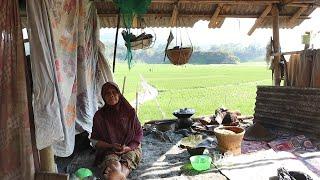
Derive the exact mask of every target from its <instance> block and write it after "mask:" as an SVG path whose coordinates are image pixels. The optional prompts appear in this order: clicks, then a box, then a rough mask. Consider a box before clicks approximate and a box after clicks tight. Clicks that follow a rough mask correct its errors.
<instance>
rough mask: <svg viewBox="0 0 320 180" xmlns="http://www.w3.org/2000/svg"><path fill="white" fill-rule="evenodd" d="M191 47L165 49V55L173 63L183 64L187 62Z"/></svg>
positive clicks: (191, 50)
mask: <svg viewBox="0 0 320 180" xmlns="http://www.w3.org/2000/svg"><path fill="white" fill-rule="evenodd" d="M192 52H193V48H192V47H174V48H172V49H167V50H166V55H167V56H168V58H169V60H170V61H171V63H172V64H174V65H183V64H186V63H188V62H189V59H190V57H191V55H192Z"/></svg>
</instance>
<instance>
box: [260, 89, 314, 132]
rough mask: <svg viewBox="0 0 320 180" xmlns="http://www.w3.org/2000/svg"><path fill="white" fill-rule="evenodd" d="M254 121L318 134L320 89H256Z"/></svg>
mask: <svg viewBox="0 0 320 180" xmlns="http://www.w3.org/2000/svg"><path fill="white" fill-rule="evenodd" d="M254 121H255V122H260V123H261V124H263V125H273V126H276V127H281V128H286V129H292V130H296V131H302V132H306V133H311V134H316V135H320V89H316V88H296V87H275V86H258V87H257V97H256V106H255V114H254Z"/></svg>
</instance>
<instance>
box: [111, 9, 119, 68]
mask: <svg viewBox="0 0 320 180" xmlns="http://www.w3.org/2000/svg"><path fill="white" fill-rule="evenodd" d="M119 27H120V10H119V13H118V21H117V31H116V40H115V42H114V50H113V64H112V72H113V73H114V70H115V68H116V55H117V45H118V33H119Z"/></svg>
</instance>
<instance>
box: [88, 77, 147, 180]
mask: <svg viewBox="0 0 320 180" xmlns="http://www.w3.org/2000/svg"><path fill="white" fill-rule="evenodd" d="M101 96H102V98H103V100H104V101H105V105H104V106H103V107H102V108H101V109H99V110H98V111H97V112H96V113H95V115H94V118H93V127H92V134H91V140H92V142H93V145H94V146H95V147H96V149H97V154H96V163H97V164H98V166H99V167H101V168H102V170H103V172H104V176H105V178H107V179H126V177H127V176H128V175H129V173H130V172H131V170H133V169H135V168H136V167H137V165H138V163H139V162H140V160H141V154H142V153H141V140H142V137H143V131H142V127H141V125H140V122H139V120H138V117H137V115H136V112H135V110H134V109H133V107H132V106H131V105H130V104H129V102H128V101H127V100H126V99H125V98H124V97H123V96H122V94H121V93H120V90H119V88H118V86H117V85H116V84H115V83H113V82H107V83H105V84H104V85H103V86H102V90H101Z"/></svg>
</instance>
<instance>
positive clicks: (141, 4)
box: [113, 0, 151, 69]
mask: <svg viewBox="0 0 320 180" xmlns="http://www.w3.org/2000/svg"><path fill="white" fill-rule="evenodd" d="M113 2H114V3H115V4H116V5H117V7H118V8H119V10H120V14H121V16H122V20H123V24H124V26H125V28H126V31H127V33H124V34H123V38H124V40H125V41H126V43H127V54H126V60H128V66H129V69H130V68H131V67H132V51H131V42H130V39H132V33H130V29H131V27H132V21H133V18H134V16H137V17H141V16H142V15H143V14H145V13H146V12H147V10H148V8H149V6H150V4H151V0H113Z"/></svg>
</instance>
